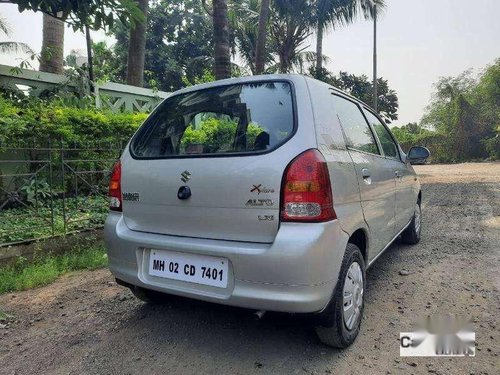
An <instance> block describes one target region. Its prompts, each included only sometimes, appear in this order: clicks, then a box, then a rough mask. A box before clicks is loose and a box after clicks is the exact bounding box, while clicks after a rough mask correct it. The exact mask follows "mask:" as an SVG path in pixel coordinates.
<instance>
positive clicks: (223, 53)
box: [212, 0, 231, 79]
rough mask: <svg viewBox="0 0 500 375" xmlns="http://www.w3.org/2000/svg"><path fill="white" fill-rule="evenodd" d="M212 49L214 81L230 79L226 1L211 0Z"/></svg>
mask: <svg viewBox="0 0 500 375" xmlns="http://www.w3.org/2000/svg"><path fill="white" fill-rule="evenodd" d="M212 7H213V16H212V17H213V27H214V47H215V56H214V57H215V69H214V71H215V79H224V78H230V77H231V49H230V46H229V20H228V16H227V1H226V0H212Z"/></svg>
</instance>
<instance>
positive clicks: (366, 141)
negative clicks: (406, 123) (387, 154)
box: [333, 95, 379, 154]
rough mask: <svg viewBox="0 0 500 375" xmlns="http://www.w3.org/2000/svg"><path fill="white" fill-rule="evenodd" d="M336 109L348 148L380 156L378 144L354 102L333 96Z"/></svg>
mask: <svg viewBox="0 0 500 375" xmlns="http://www.w3.org/2000/svg"><path fill="white" fill-rule="evenodd" d="M333 101H334V106H335V107H334V108H335V111H336V113H337V116H338V118H339V121H340V123H341V125H342V129H343V130H344V134H345V137H346V142H347V146H349V147H352V148H355V149H357V150H360V151H365V152H371V153H372V154H378V153H379V152H378V148H377V144H376V143H375V139H374V138H373V134H372V131H371V130H370V127H369V126H368V124H367V122H366V120H365V118H364V116H363V113H362V112H361V110H360V108H359V107H358V106H357V104H355V103H354V102H351V101H350V100H347V99H343V98H341V97H340V96H337V95H333Z"/></svg>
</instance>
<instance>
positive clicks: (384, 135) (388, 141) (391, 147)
mask: <svg viewBox="0 0 500 375" xmlns="http://www.w3.org/2000/svg"><path fill="white" fill-rule="evenodd" d="M365 114H366V118H367V119H368V122H369V123H370V124H371V125H372V126H373V129H375V133H377V137H378V139H379V141H380V144H381V146H382V150H384V154H385V156H388V157H390V158H395V159H399V152H398V146H397V145H396V143H395V142H394V140H393V138H392V137H391V135H390V134H389V131H388V130H387V129H386V127H385V126H384V124H382V123H381V122H380V120H379V119H378V118H377V117H376V116H375V115H374V114H373V113H371V112H369V111H366V110H365Z"/></svg>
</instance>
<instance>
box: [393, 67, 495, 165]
mask: <svg viewBox="0 0 500 375" xmlns="http://www.w3.org/2000/svg"><path fill="white" fill-rule="evenodd" d="M434 87H435V92H434V94H433V96H432V99H431V102H430V104H429V105H428V107H427V108H426V112H425V115H424V117H423V118H422V121H421V123H420V124H419V125H417V124H408V125H406V126H403V127H400V128H393V132H394V134H395V135H396V137H397V138H398V139H399V140H400V142H401V143H403V144H406V146H409V145H410V142H413V144H417V143H423V144H424V145H427V146H429V147H430V148H431V152H433V154H434V156H433V157H434V160H438V161H443V162H450V161H457V162H458V161H466V160H474V159H483V158H486V157H490V158H493V159H500V59H497V60H496V61H495V62H494V63H493V64H492V65H490V66H488V67H486V68H485V70H484V71H483V72H481V74H480V75H479V77H476V76H474V74H473V72H472V71H471V70H467V71H465V72H464V73H462V74H460V75H458V76H456V77H442V78H441V79H439V81H438V82H437V83H436V84H435V86H434Z"/></svg>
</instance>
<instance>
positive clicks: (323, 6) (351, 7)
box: [314, 0, 385, 71]
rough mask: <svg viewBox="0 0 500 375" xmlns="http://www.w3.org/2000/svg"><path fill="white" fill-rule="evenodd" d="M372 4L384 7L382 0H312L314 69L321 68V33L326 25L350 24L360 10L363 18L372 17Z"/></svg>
mask: <svg viewBox="0 0 500 375" xmlns="http://www.w3.org/2000/svg"><path fill="white" fill-rule="evenodd" d="M374 4H376V5H377V10H379V9H381V8H383V7H385V3H384V0H314V7H315V18H316V25H315V26H316V70H317V71H321V69H322V68H323V59H322V58H321V57H322V56H323V35H324V32H325V31H327V29H328V27H331V28H336V27H338V26H342V25H346V24H350V23H352V22H354V20H356V18H357V17H358V14H359V13H360V12H361V13H362V15H363V16H364V18H365V19H372V18H373V15H374Z"/></svg>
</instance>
